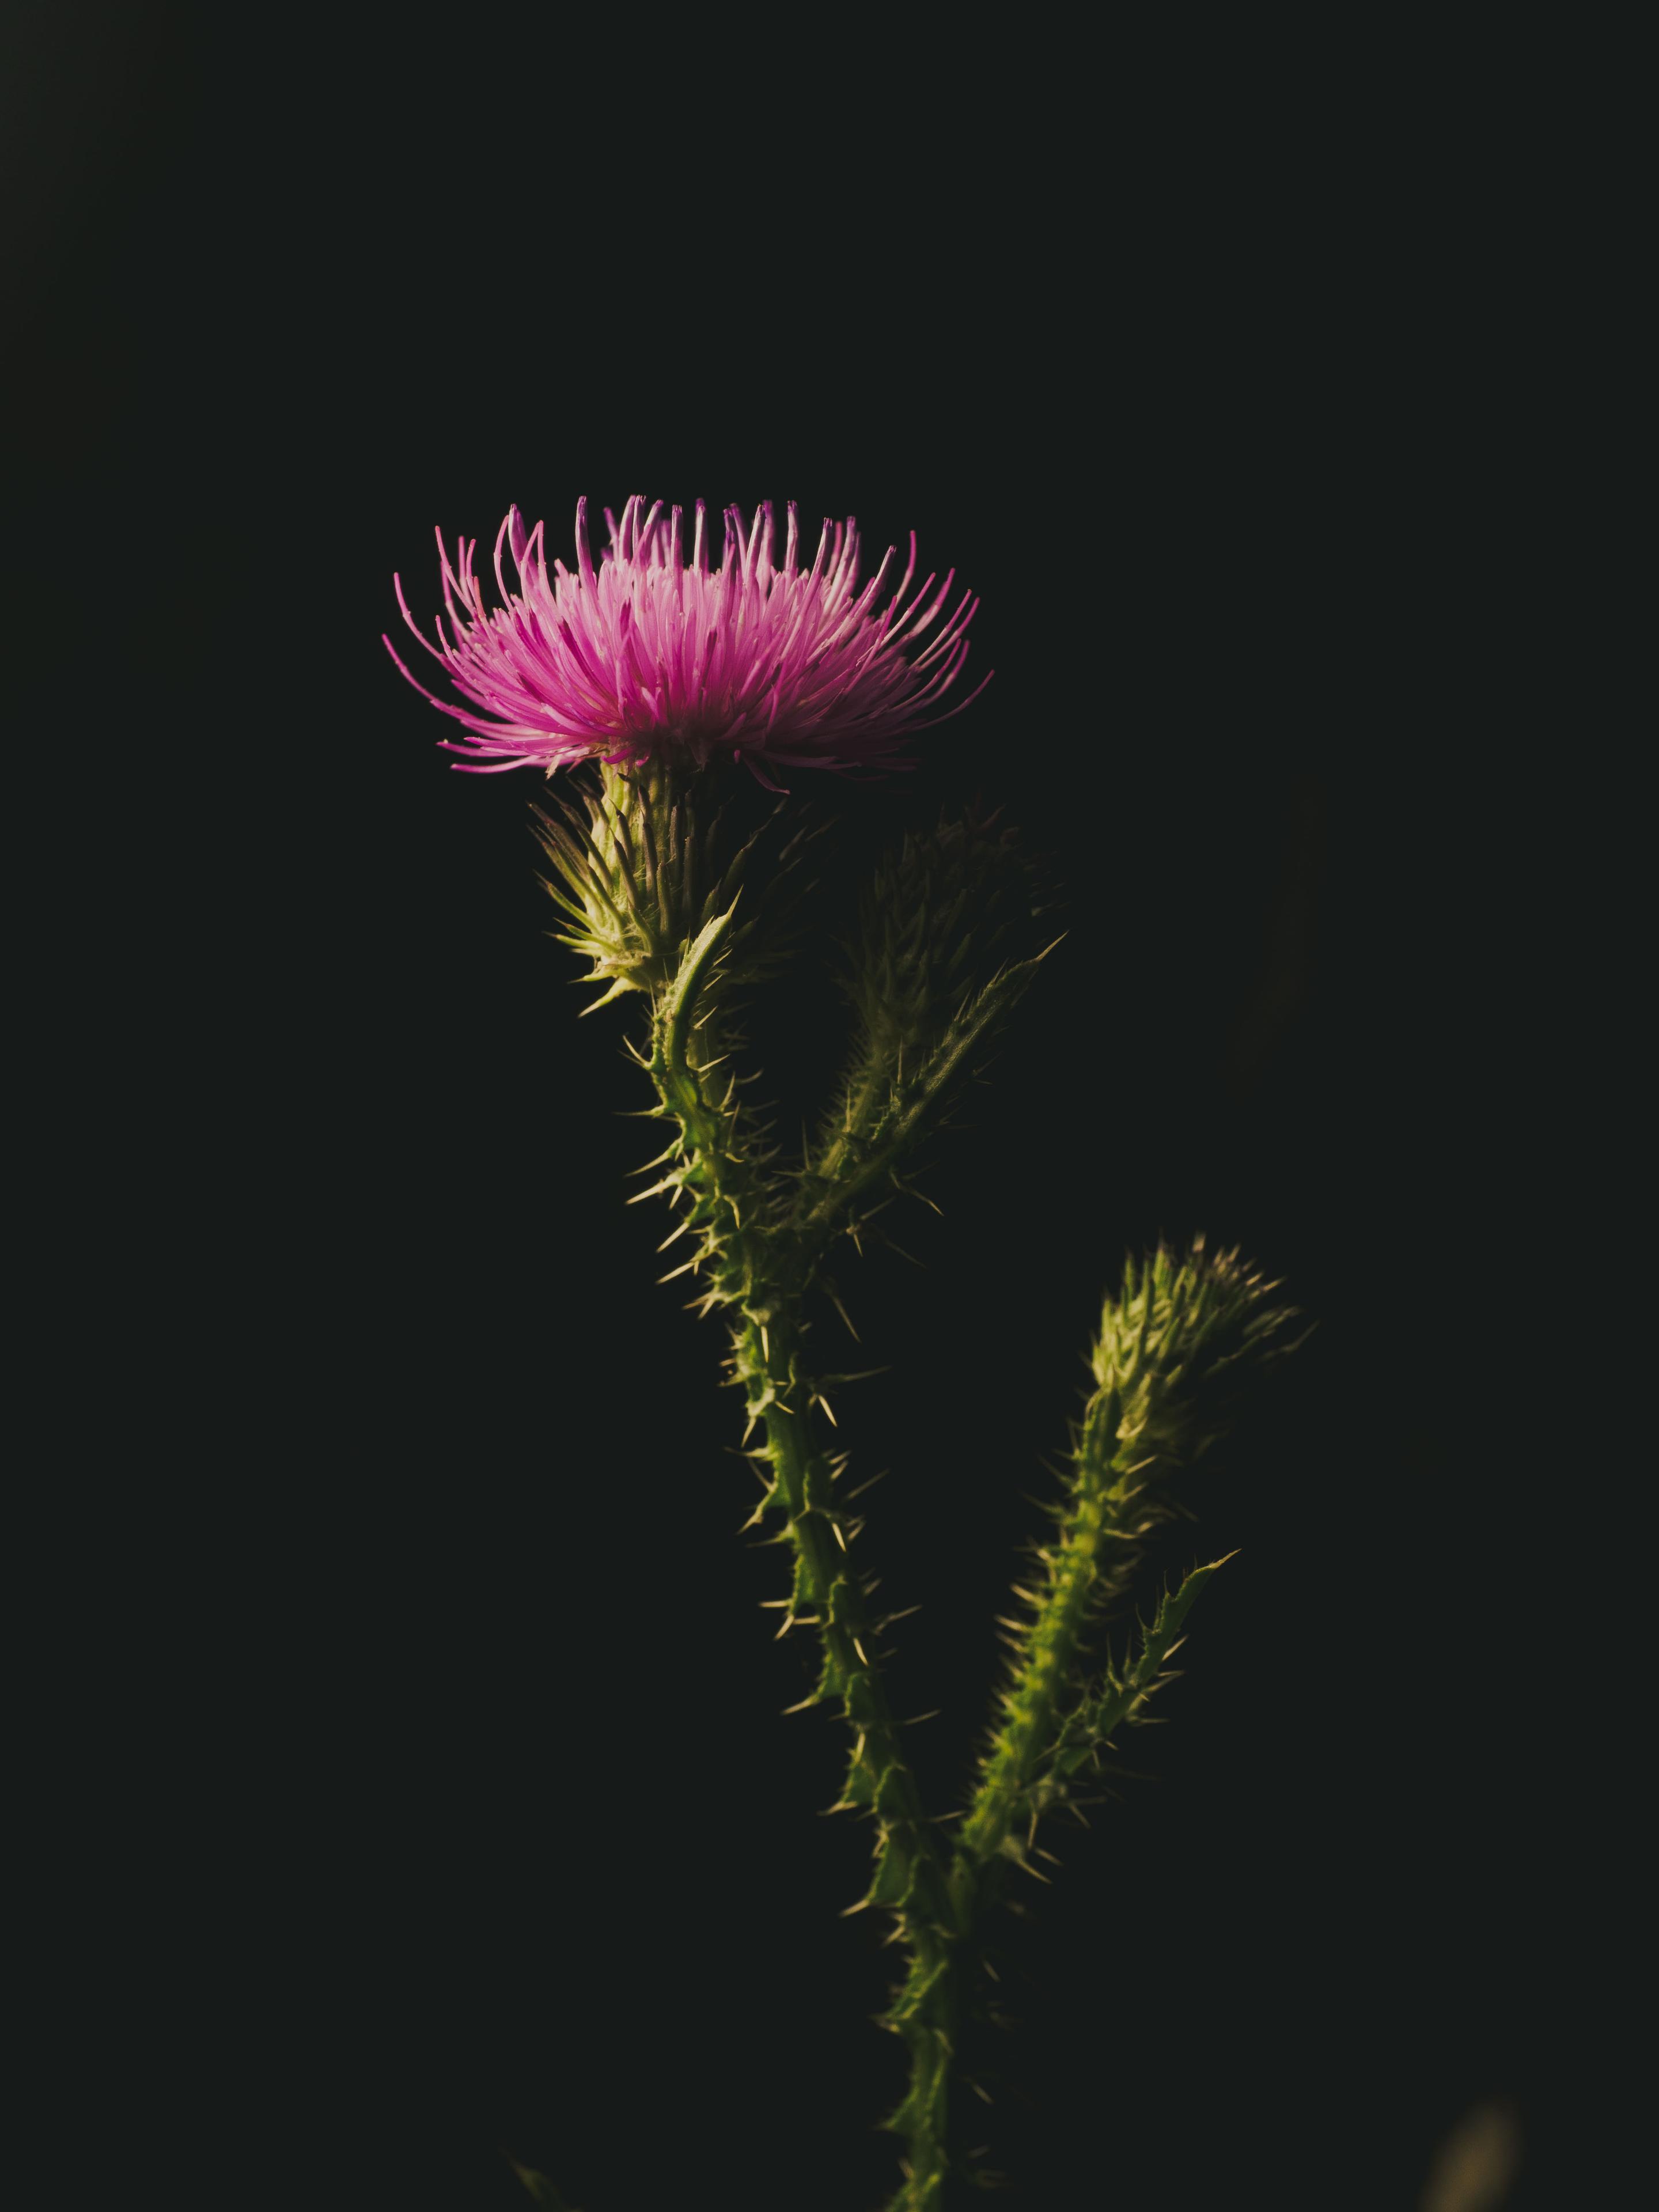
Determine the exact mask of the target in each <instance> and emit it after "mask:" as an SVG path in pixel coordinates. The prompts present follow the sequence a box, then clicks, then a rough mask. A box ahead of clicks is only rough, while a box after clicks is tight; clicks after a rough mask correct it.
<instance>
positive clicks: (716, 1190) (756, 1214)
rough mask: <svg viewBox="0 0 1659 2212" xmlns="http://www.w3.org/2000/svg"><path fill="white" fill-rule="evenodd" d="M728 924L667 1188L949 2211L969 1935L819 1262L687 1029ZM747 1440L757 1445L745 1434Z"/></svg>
mask: <svg viewBox="0 0 1659 2212" xmlns="http://www.w3.org/2000/svg"><path fill="white" fill-rule="evenodd" d="M730 919H731V917H730V914H729V912H728V914H726V915H720V916H717V917H716V918H715V920H714V921H712V922H711V923H710V924H709V925H708V927H707V928H706V929H704V930H703V931H702V933H700V934H699V936H698V938H697V939H696V941H695V942H694V943H693V945H690V947H689V948H688V950H687V952H686V954H685V956H684V960H683V962H682V963H681V967H680V970H679V974H678V976H677V977H676V979H675V981H674V984H673V986H672V987H671V988H670V989H669V990H667V991H665V993H663V994H662V995H661V996H660V997H659V999H658V1000H657V1002H656V1009H655V1018H654V1019H653V1035H652V1050H651V1053H650V1056H649V1060H648V1063H647V1064H648V1066H649V1068H650V1072H651V1074H652V1078H653V1082H654V1084H655V1085H656V1088H657V1091H658V1096H659V1100H660V1103H661V1105H662V1108H663V1109H664V1111H665V1113H666V1114H668V1115H671V1117H672V1118H673V1120H674V1121H675V1122H676V1123H677V1125H678V1128H679V1131H680V1140H679V1146H678V1152H679V1155H680V1157H679V1158H678V1163H677V1164H676V1166H675V1167H674V1168H673V1169H672V1170H671V1172H670V1174H669V1175H668V1176H665V1178H664V1182H665V1183H666V1184H668V1185H669V1186H671V1187H672V1188H676V1189H677V1190H678V1193H679V1194H681V1196H682V1197H683V1198H684V1199H686V1200H689V1201H690V1210H689V1212H688V1215H687V1225H688V1226H689V1227H690V1228H692V1229H694V1230H696V1231H699V1232H700V1241H699V1243H698V1248H697V1252H696V1263H697V1264H700V1265H701V1266H702V1267H703V1269H704V1271H705V1274H706V1277H707V1279H708V1283H709V1291H708V1297H709V1301H710V1303H711V1304H720V1305H726V1306H728V1307H730V1308H732V1309H734V1313H733V1317H732V1353H733V1364H734V1368H735V1373H736V1379H737V1380H738V1382H739V1383H741V1385H742V1387H743V1390H744V1409H745V1412H746V1413H747V1415H748V1417H749V1423H750V1430H752V1429H753V1427H754V1426H756V1425H759V1427H760V1429H761V1431H762V1436H763V1449H762V1452H761V1454H760V1455H759V1456H760V1457H761V1458H762V1459H763V1462H764V1464H765V1466H766V1468H767V1469H768V1470H769V1475H770V1484H769V1492H768V1496H767V1498H766V1499H765V1501H764V1502H763V1508H762V1510H765V1509H766V1507H770V1508H772V1509H773V1510H777V1511H779V1512H781V1515H782V1516H783V1519H784V1523H785V1526H784V1530H783V1532H782V1539H781V1540H782V1541H787V1543H788V1545H789V1547H790V1548H791V1551H792V1553H793V1561H794V1576H793V1589H792V1594H791V1597H790V1600H789V1607H788V1612H787V1615H786V1620H785V1630H781V1631H780V1633H783V1632H785V1631H786V1630H787V1627H788V1626H791V1625H793V1623H795V1622H799V1624H800V1625H801V1626H805V1625H806V1623H807V1622H808V1621H809V1620H810V1621H811V1623H812V1625H813V1626H814V1627H815V1628H816V1631H817V1636H818V1638H819V1640H820V1643H821V1645H822V1652H823V1659H822V1667H821V1670H820V1674H819V1678H818V1681H817V1686H816V1687H815V1688H814V1689H813V1691H812V1692H811V1694H810V1695H809V1697H808V1698H806V1699H804V1700H803V1701H802V1702H803V1704H805V1705H817V1704H822V1703H826V1702H828V1703H834V1704H837V1705H840V1707H841V1710H842V1713H843V1715H844V1717H845V1718H846V1721H847V1724H848V1729H850V1730H851V1732H852V1735H853V1739H854V1742H853V1751H852V1755H851V1758H850V1760H849V1762H848V1769H847V1775H846V1779H845V1781H844V1783H843V1784H842V1791H841V1797H840V1801H839V1802H840V1804H841V1805H842V1806H844V1807H846V1808H848V1809H854V1808H856V1809H859V1810H861V1811H863V1812H865V1813H866V1814H868V1815H869V1816H870V1817H871V1818H872V1820H874V1821H875V1824H876V1828H877V1840H876V1845H875V1851H874V1861H875V1865H874V1872H873V1875H872V1880H871V1883H870V1887H869V1888H868V1890H867V1891H866V1894H865V1895H864V1897H863V1898H861V1899H859V1900H858V1902H857V1903H856V1904H854V1905H850V1906H848V1908H847V1910H848V1912H849V1913H851V1912H856V1911H861V1910H863V1909H865V1908H866V1907H868V1906H871V1905H876V1906H879V1907H881V1908H883V1909H884V1910H887V1911H891V1912H892V1913H893V1914H894V1915H895V1917H896V1923H897V1924H896V1935H897V1936H898V1937H899V1939H900V1941H901V1942H902V1943H903V1945H904V1947H905V1949H906V1953H907V1954H908V1970H907V1972H906V1974H905V1977H904V1979H903V1981H902V1984H901V1987H900V1990H899V1993H898V1996H897V1998H896V2001H895V2003H894V2005H893V2007H892V2008H891V2010H890V2013H889V2014H888V2015H887V2019H886V2023H885V2024H886V2025H888V2026H889V2027H891V2028H892V2029H893V2030H894V2031H895V2032H896V2033H898V2034H899V2035H901V2036H902V2038H903V2039H904V2041H905V2044H906V2046H907V2049H908V2054H909V2058H910V2075H911V2079H910V2088H909V2093H908V2095H907V2096H906V2098H905V2100H904V2102H903V2103H902V2105H901V2106H900V2107H899V2109H898V2111H897V2112H896V2113H895V2114H894V2115H893V2117H892V2118H891V2119H890V2121H889V2122H888V2123H887V2124H888V2125H889V2127H890V2128H891V2129H893V2130H895V2131H896V2132H898V2133H900V2134H902V2136H904V2138H905V2140H906V2143H907V2148H908V2161H907V2166H908V2171H907V2179H906V2184H905V2187H904V2189H903V2191H902V2193H901V2195H900V2197H899V2198H898V2200H897V2204H896V2209H895V2212H939V2206H940V2204H941V2203H942V2200H943V2191H944V2187H945V2176H946V2173H947V2172H948V2170H949V2146H948V2130H949V2118H950V2100H949V2087H950V2069H951V2058H952V2056H953V2052H954V2046H955V1978H954V1975H953V1973H952V1971H951V1968H952V1961H953V1957H954V1953H955V1949H956V1946H957V1942H958V1940H959V1937H960V1936H961V1934H962V1933H963V1929H962V1928H961V1926H960V1925H959V1924H958V1922H957V1917H956V1911H955V1907H954V1903H953V1899H952V1897H951V1887H950V1884H949V1881H948V1879H947V1875H946V1870H945V1861H944V1857H943V1854H942V1853H941V1851H940V1849H939V1843H938V1840H937V1838H936V1835H935V1832H934V1829H933V1826H932V1824H931V1823H930V1822H929V1821H928V1820H927V1816H926V1814H925V1813H924V1811H923V1808H922V1804H921V1796H920V1793H919V1791H918V1790H917V1787H916V1783H915V1775H914V1774H913V1772H912V1771H911V1768H910V1765H909V1762H908V1759H906V1757H905V1755H904V1753H903V1751H902V1747H901V1744H900V1740H899V1732H898V1727H897V1724H896V1722H895V1720H894V1717H893V1714H892V1711H891V1708H890V1705H889V1704H888V1701H887V1696H886V1692H885V1690H884V1687H883V1685H882V1681H881V1676H880V1671H879V1668H878V1662H877V1658H876V1648H875V1638H874V1634H873V1631H872V1623H871V1621H870V1620H869V1617H868V1615H867V1613H866V1606H865V1599H864V1593H863V1591H862V1589H861V1588H860V1579H859V1576H858V1574H857V1572H856V1571H855V1570H854V1566H853V1565H852V1561H851V1557H850V1542H851V1541H852V1540H851V1537H850V1536H849V1533H848V1529H849V1524H848V1521H847V1518H846V1516H844V1514H843V1513H842V1511H841V1510H840V1508H839V1505H838V1504H837V1502H836V1498H835V1497H834V1492H833V1488H832V1478H831V1473H830V1468H829V1461H828V1459H827V1458H826V1456H825V1455H824V1453H823V1451H822V1450H821V1449H820V1448H819V1446H818V1444H817V1441H816V1439H815V1437H814V1434H813V1427H812V1419H811V1407H812V1405H813V1404H814V1402H815V1401H817V1402H821V1401H820V1400H819V1394H818V1392H817V1388H816V1385H815V1383H814V1381H813V1379H812V1378H811V1376H809V1375H808V1374H807V1373H806V1372H805V1370H804V1368H803V1364H802V1359H801V1350H802V1344H801V1318H800V1305H801V1293H802V1287H803V1284H804V1282H805V1279H806V1278H807V1274H808V1272H809V1267H810V1262H809V1261H808V1260H807V1257H806V1255H805V1254H804V1253H803V1252H802V1251H801V1249H800V1246H799V1242H798V1240H797V1238H796V1237H795V1236H794V1234H793V1232H792V1231H791V1230H790V1228H789V1227H788V1226H787V1225H786V1223H785V1222H784V1221H782V1220H781V1219H780V1218H779V1209H778V1207H777V1206H776V1204H775V1196H774V1194H773V1193H772V1192H771V1191H770V1190H769V1189H768V1188H767V1187H766V1186H765V1185H764V1184H763V1182H761V1180H760V1179H759V1177H758V1176H757V1174H756V1173H755V1172H754V1171H753V1170H750V1169H749V1168H747V1167H745V1165H744V1161H743V1157H742V1152H743V1148H742V1146H741V1143H740V1141H739V1133H738V1126H737V1125H738V1109H736V1107H735V1106H734V1105H733V1104H732V1103H731V1102H730V1097H729V1095H728V1097H725V1098H718V1097H715V1096H714V1093H713V1091H711V1088H710V1086H709V1085H708V1067H709V1066H710V1064H711V1060H709V1059H705V1058H703V1057H702V1055H703V1054H705V1053H707V1054H710V1055H711V1057H712V1056H714V1055H715V1054H718V1051H719V1048H718V1045H717V1044H716V1042H715V1041H714V1037H713V1036H711V1035H710V1033H709V1031H708V1030H699V1029H697V1028H696V1026H695V1025H694V1024H693V1021H692V1012H693V1008H694V1006H695V1004H696V997H697V991H698V984H699V981H700V980H701V978H702V977H703V976H704V975H707V973H708V970H709V969H710V968H711V967H712V966H713V965H714V963H715V962H716V960H717V959H718V957H719V947H720V938H721V936H722V934H723V933H724V931H725V929H726V927H727V926H728V925H729V922H730ZM745 1442H747V1436H745Z"/></svg>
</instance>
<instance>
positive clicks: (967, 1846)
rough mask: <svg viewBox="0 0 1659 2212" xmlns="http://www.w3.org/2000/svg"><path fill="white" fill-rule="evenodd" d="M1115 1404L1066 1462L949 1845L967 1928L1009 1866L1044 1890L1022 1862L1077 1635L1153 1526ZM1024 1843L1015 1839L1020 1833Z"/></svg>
mask: <svg viewBox="0 0 1659 2212" xmlns="http://www.w3.org/2000/svg"><path fill="white" fill-rule="evenodd" d="M1121 1413H1122V1401H1121V1396H1120V1394H1119V1393H1118V1391H1117V1390H1115V1389H1102V1390H1100V1391H1098V1392H1097V1394H1096V1395H1095V1397H1094V1399H1093V1400H1092V1401H1091V1404H1090V1406H1089V1408H1088V1411H1087V1413H1086V1414H1085V1419H1084V1425H1083V1430H1082V1433H1081V1435H1080V1437H1079V1440H1078V1446H1077V1450H1076V1453H1075V1455H1074V1456H1073V1476H1072V1482H1071V1496H1070V1498H1068V1499H1067V1501H1066V1508H1065V1511H1064V1514H1063V1516H1062V1517H1061V1520H1060V1528H1059V1532H1058V1533H1059V1541H1057V1542H1056V1543H1054V1544H1053V1545H1052V1546H1048V1547H1042V1548H1040V1549H1039V1551H1038V1553H1037V1557H1038V1559H1039V1560H1040V1562H1041V1564H1042V1567H1043V1569H1044V1571H1045V1582H1044V1586H1043V1588H1042V1590H1041V1591H1040V1592H1038V1593H1036V1594H1034V1595H1033V1594H1023V1595H1028V1596H1029V1599H1030V1603H1031V1605H1032V1615H1031V1618H1030V1620H1027V1621H1025V1622H1024V1623H1022V1624H1014V1623H1010V1624H1008V1626H1010V1627H1011V1628H1013V1629H1014V1630H1015V1635H1016V1642H1015V1647H1014V1666H1013V1674H1012V1680H1011V1681H1010V1683H1009V1686H1008V1687H1007V1689H1006V1691H1005V1692H1003V1696H1002V1703H1001V1714H1002V1717H1001V1720H1000V1724H999V1725H998V1727H997V1729H996V1730H995V1733H994V1735H993V1737H992V1741H991V1745H990V1747H989V1749H988V1751H987V1753H986V1756H985V1759H984V1760H983V1762H982V1765H981V1770H980V1782H979V1787H978V1789H977V1790H976V1791H975V1796H974V1799H973V1802H972V1803H971V1805H970V1806H969V1810H968V1814H967V1817H966V1818H965V1819H964V1820H963V1823H962V1826H961V1827H960V1829H959V1830H958V1832H957V1855H956V1860H955V1863H954V1865H953V1867H952V1869H951V1881H952V1888H953V1891H954V1893H955V1894H956V1897H957V1910H958V1911H959V1912H960V1913H963V1915H965V1916H968V1917H977V1915H978V1912H979V1911H980V1910H981V1908H982V1906H983V1905H984V1904H985V1903H986V1902H987V1901H988V1895H989V1892H990V1890H991V1888H992V1887H993V1886H994V1883H995V1881H996V1880H997V1879H998V1878H999V1876H1000V1872H1001V1870H1002V1868H1003V1866H1004V1864H1005V1863H1006V1862H1008V1861H1012V1863H1014V1864H1016V1865H1017V1866H1019V1867H1022V1868H1023V1869H1024V1871H1025V1872H1026V1873H1027V1874H1030V1875H1036V1878H1037V1880H1039V1881H1047V1879H1048V1877H1047V1875H1042V1874H1040V1873H1039V1872H1038V1870H1037V1869H1036V1868H1035V1867H1034V1866H1032V1865H1031V1863H1030V1860H1029V1858H1028V1857H1027V1856H1026V1854H1027V1852H1028V1850H1030V1846H1031V1844H1032V1843H1033V1841H1034V1839H1035V1837H1036V1823H1037V1820H1038V1817H1039V1815H1040V1814H1041V1813H1042V1809H1043V1802H1044V1801H1043V1795H1042V1789H1041V1787H1040V1783H1041V1778H1042V1772H1043V1770H1044V1768H1045V1766H1046V1765H1047V1764H1048V1761H1049V1759H1050V1758H1051V1756H1052V1754H1053V1753H1054V1750H1055V1747H1056V1746H1057V1744H1058V1743H1059V1741H1060V1736H1061V1734H1062V1731H1063V1729H1064V1727H1065V1723H1066V1714H1067V1709H1068V1708H1069V1707H1070V1706H1071V1705H1075V1703H1076V1693H1077V1685H1078V1675H1079V1662H1080V1661H1081V1659H1082V1657H1083V1639H1084V1632H1085V1629H1086V1628H1087V1626H1088V1625H1089V1622H1090V1620H1091V1617H1092V1616H1093V1615H1094V1614H1095V1613H1097V1611H1098V1609H1099V1607H1100V1605H1101V1603H1102V1602H1103V1600H1105V1599H1107V1598H1109V1597H1110V1596H1112V1595H1116V1594H1117V1593H1118V1592H1119V1591H1120V1590H1121V1589H1122V1588H1123V1586H1124V1585H1125V1584H1126V1583H1127V1580H1128V1577H1129V1574H1130V1572H1131V1571H1132V1570H1133V1566H1134V1564H1135V1561H1136V1559H1137V1558H1138V1556H1139V1551H1140V1547H1141V1544H1142V1542H1143V1541H1144V1539H1145V1537H1146V1534H1147V1533H1148V1530H1149V1528H1150V1526H1151V1522H1149V1520H1148V1518H1147V1516H1146V1504H1145V1471H1146V1470H1145V1461H1144V1456H1143V1457H1142V1462H1141V1464H1140V1465H1137V1464H1135V1458H1136V1452H1135V1447H1134V1445H1133V1443H1130V1444H1129V1445H1127V1446H1125V1445H1123V1444H1121V1443H1120V1439H1119V1435H1118V1431H1119V1426H1120V1421H1121ZM1022 1827H1024V1829H1025V1830H1026V1832H1025V1833H1024V1835H1022V1834H1020V1832H1019V1830H1020V1829H1021V1828H1022Z"/></svg>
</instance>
